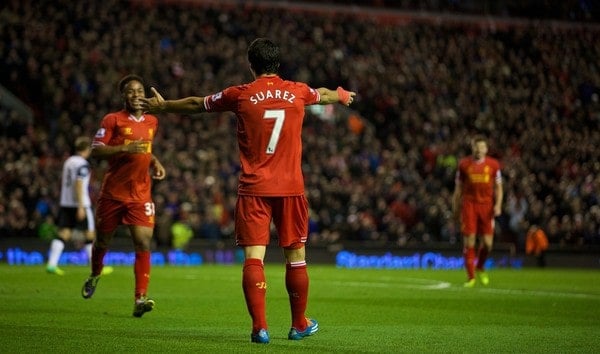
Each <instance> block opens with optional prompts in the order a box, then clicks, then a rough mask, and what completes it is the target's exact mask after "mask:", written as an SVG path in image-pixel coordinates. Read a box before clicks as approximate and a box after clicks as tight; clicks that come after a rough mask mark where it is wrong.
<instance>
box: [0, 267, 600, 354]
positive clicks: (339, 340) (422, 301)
mask: <svg viewBox="0 0 600 354" xmlns="http://www.w3.org/2000/svg"><path fill="white" fill-rule="evenodd" d="M64 269H65V270H66V271H67V274H66V275H65V276H63V277H59V276H54V275H49V274H46V273H45V271H44V268H43V267H40V266H8V265H6V264H2V265H0V352H2V353H192V352H194V353H246V352H248V353H254V352H256V353H259V352H265V353H266V352H270V353H598V352H600V335H599V333H600V272H599V271H597V270H574V269H573V270H567V269H521V270H511V269H498V270H492V271H491V272H489V274H490V278H491V283H490V285H489V286H487V287H482V286H478V287H476V288H474V289H464V288H463V287H462V283H463V281H464V277H465V275H464V272H463V271H456V270H452V271H440V270H376V269H369V270H365V269H361V270H358V269H340V268H335V267H334V266H325V265H310V264H309V275H310V277H311V283H310V298H309V303H308V312H307V314H308V315H309V316H312V317H314V318H316V319H317V320H319V327H320V331H319V332H318V333H317V334H316V335H314V336H312V337H308V338H305V339H304V340H301V341H289V340H287V332H288V330H289V326H290V318H289V316H290V315H289V305H288V302H287V294H286V293H285V287H284V281H283V271H284V267H283V265H278V264H268V265H267V266H266V274H267V282H268V287H269V288H268V291H267V318H268V320H269V332H270V334H271V343H270V344H268V345H259V344H253V343H250V317H249V315H248V313H247V310H246V307H245V304H244V301H243V295H242V290H241V285H240V283H241V281H240V278H241V265H232V266H222V265H203V266H198V267H178V266H155V267H154V268H153V270H152V279H151V283H150V295H151V296H152V297H153V298H154V299H155V300H156V307H155V309H154V311H152V312H150V313H147V314H145V315H144V317H142V318H134V317H132V316H131V312H132V306H133V270H132V267H129V266H126V267H116V268H115V272H114V273H112V274H110V275H106V276H104V277H103V278H102V279H101V280H100V282H99V285H98V288H97V290H96V293H95V295H94V297H93V298H92V299H90V300H84V299H82V298H81V295H80V289H81V285H82V283H83V281H84V279H85V278H86V276H87V274H88V272H89V271H88V268H87V267H79V266H67V267H64Z"/></svg>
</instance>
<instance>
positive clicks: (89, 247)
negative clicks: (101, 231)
mask: <svg viewBox="0 0 600 354" xmlns="http://www.w3.org/2000/svg"><path fill="white" fill-rule="evenodd" d="M92 246H93V243H91V242H88V243H86V244H85V246H84V247H83V248H85V253H86V254H87V256H88V262H89V263H88V264H92Z"/></svg>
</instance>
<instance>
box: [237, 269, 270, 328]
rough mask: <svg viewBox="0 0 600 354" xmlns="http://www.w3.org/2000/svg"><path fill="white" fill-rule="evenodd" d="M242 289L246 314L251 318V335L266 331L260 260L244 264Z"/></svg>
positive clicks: (263, 278)
mask: <svg viewBox="0 0 600 354" xmlns="http://www.w3.org/2000/svg"><path fill="white" fill-rule="evenodd" d="M242 288H243V290H244V297H245V299H246V306H247V307H248V312H249V313H250V317H252V333H257V332H258V331H259V330H260V329H268V328H267V315H266V311H265V301H266V300H265V299H266V295H267V282H266V280H265V270H264V267H263V262H262V261H261V260H260V259H257V258H248V259H246V261H245V262H244V269H243V272H242Z"/></svg>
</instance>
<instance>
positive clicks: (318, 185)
mask: <svg viewBox="0 0 600 354" xmlns="http://www.w3.org/2000/svg"><path fill="white" fill-rule="evenodd" d="M329 3H330V4H329V5H328V4H324V3H323V2H319V5H318V6H316V5H315V4H314V2H302V3H300V2H294V4H293V5H291V4H289V3H288V2H268V1H265V2H260V1H256V2H247V3H244V2H237V1H221V2H216V1H130V2H122V1H118V0H107V1H102V2H72V1H67V0H59V1H47V0H42V1H33V0H20V1H14V0H11V1H8V2H6V3H5V4H4V5H3V6H2V7H0V37H1V40H0V53H1V56H0V63H1V65H0V84H2V85H3V86H5V87H6V88H7V89H8V90H10V91H11V92H12V93H13V94H14V95H15V96H17V97H18V98H19V99H20V100H21V101H23V102H24V103H25V104H27V105H28V106H29V107H31V109H32V111H33V113H34V118H33V121H31V122H29V121H27V119H23V117H22V116H21V115H19V114H18V113H17V112H15V110H14V109H9V108H6V107H4V108H2V109H0V126H1V127H2V133H1V134H0V161H1V164H2V169H1V170H0V180H1V182H0V235H1V236H4V235H11V236H22V237H36V235H37V230H38V228H39V227H40V225H41V224H42V223H43V222H47V220H48V216H49V217H50V219H51V218H52V217H53V216H55V215H56V212H57V201H58V191H59V189H60V188H59V187H60V168H59V167H60V165H61V163H62V161H63V159H65V158H66V157H67V156H68V155H69V153H70V151H69V149H70V147H69V145H68V142H70V141H73V138H74V137H75V136H78V135H80V134H88V135H90V136H91V135H93V134H94V130H95V129H96V127H97V124H98V122H99V120H100V119H101V117H102V116H103V115H104V114H105V113H106V112H109V111H111V110H114V109H115V108H117V107H118V105H119V102H118V97H116V96H117V95H115V94H114V93H115V90H116V88H115V85H116V82H117V81H118V80H119V78H120V77H121V76H122V75H124V74H126V73H130V72H134V73H137V74H138V75H141V76H143V77H144V78H146V80H147V83H148V84H149V85H152V86H156V87H157V88H159V89H160V91H161V92H162V93H163V94H164V95H165V96H166V97H180V96H187V95H203V94H209V93H214V92H216V91H217V90H219V89H221V88H224V87H226V86H228V85H231V84H236V83H238V82H241V81H248V80H250V79H251V77H250V74H249V73H248V72H247V70H246V69H245V68H246V63H245V62H244V58H245V48H246V45H247V43H248V42H249V41H250V40H251V39H252V38H254V37H256V36H270V37H272V38H273V39H274V40H276V41H277V42H279V43H280V44H281V46H282V50H283V53H285V58H284V65H283V67H282V72H281V74H282V76H283V77H286V78H293V79H298V80H300V81H306V82H308V83H310V84H311V85H313V86H315V87H318V86H332V85H334V84H337V83H342V84H343V85H344V86H345V87H348V88H349V89H352V90H354V91H356V92H358V93H359V97H358V99H357V101H356V104H355V105H353V109H354V110H353V111H347V110H330V109H326V110H324V111H316V110H315V111H311V112H310V113H309V114H308V117H307V120H306V126H305V135H304V137H305V141H304V144H305V151H306V152H305V161H304V170H305V174H306V186H307V195H308V198H309V200H310V203H311V216H312V217H311V231H312V234H311V238H312V242H315V243H325V244H327V243H336V242H340V241H344V240H350V241H362V242H366V243H368V244H374V245H387V246H389V247H406V246H410V245H421V244H448V245H453V244H456V243H458V242H460V241H459V239H458V234H457V232H458V231H457V229H456V225H455V224H454V222H453V221H452V218H451V215H450V204H451V193H452V189H453V183H454V181H453V178H454V172H455V167H456V163H457V159H458V158H459V157H460V156H462V155H464V154H466V153H468V150H467V149H468V145H467V141H466V138H467V137H468V136H469V135H471V134H473V133H475V132H482V133H485V134H487V135H488V136H489V137H490V138H491V145H492V151H491V154H492V155H494V156H495V157H497V158H499V159H500V160H501V161H502V164H503V173H504V178H505V191H506V203H505V210H504V213H503V215H502V216H501V217H500V218H499V219H498V225H499V227H498V230H497V231H498V238H499V241H500V242H508V243H511V244H514V245H515V247H517V248H518V249H522V248H523V247H524V238H525V234H526V230H527V227H528V224H529V223H530V222H532V221H533V220H535V222H536V223H538V224H539V225H542V226H543V227H544V229H545V231H546V232H547V235H548V237H549V239H550V242H551V244H552V247H555V248H561V247H571V248H573V247H575V248H577V247H580V248H581V247H591V246H592V245H600V205H599V199H600V173H599V172H600V164H599V163H598V161H600V158H599V157H600V156H599V155H600V149H598V148H597V147H598V146H599V145H600V129H598V128H599V124H600V100H599V95H600V67H599V64H598V60H597V58H599V57H600V41H598V40H597V38H598V36H599V34H600V27H599V26H598V24H597V18H598V17H597V15H598V12H597V9H596V8H592V7H590V9H589V10H587V11H586V10H585V9H582V8H581V6H580V4H586V3H589V2H586V1H582V2H575V3H577V4H573V3H574V2H571V1H566V2H563V3H565V4H570V5H571V6H573V7H572V8H573V9H574V10H573V11H572V12H573V14H574V15H572V16H569V15H566V16H550V15H551V14H549V15H548V16H547V19H540V18H536V19H529V18H528V17H529V16H527V15H523V16H522V17H519V18H514V17H509V15H510V14H511V11H506V10H505V11H504V12H501V13H500V12H499V13H494V12H490V11H488V12H485V11H483V10H480V11H475V10H463V12H460V13H458V10H460V6H459V5H464V6H466V4H467V3H473V2H472V1H471V2H468V1H465V2H462V1H448V2H441V1H439V2H434V1H427V2H415V1H403V2H401V3H402V4H405V5H406V6H405V7H402V6H398V7H397V8H393V9H390V8H385V9H384V10H383V11H382V6H385V5H388V3H389V2H387V1H370V2H367V3H368V5H371V6H369V7H361V6H359V5H358V3H359V2H354V3H355V4H353V5H351V6H342V5H340V4H339V3H338V2H329ZM344 3H346V2H344ZM417 3H419V4H421V5H415V4H417ZM509 3H511V4H513V5H514V4H515V2H509ZM525 3H526V2H525ZM422 4H430V5H422ZM440 4H442V5H443V4H446V5H445V7H444V8H441V9H438V6H440ZM507 6H508V5H507ZM457 8H459V9H458V10H456V9H457ZM498 11H500V10H498ZM524 11H525V10H524ZM457 13H458V14H457ZM513 13H514V12H513ZM524 13H525V14H527V13H529V12H524ZM467 15H468V16H467ZM494 15H497V17H494ZM515 16H519V13H518V12H517V14H516V15H515ZM234 132H235V117H232V116H231V115H229V114H220V115H212V116H210V117H203V118H202V119H191V118H190V117H185V116H178V115H162V116H161V126H160V130H159V132H158V135H157V138H156V147H155V151H156V154H157V155H158V156H159V157H160V158H161V160H162V161H163V163H164V164H165V167H166V168H167V172H168V178H167V179H166V180H165V181H162V182H159V183H157V184H156V185H155V187H154V195H155V202H156V204H157V210H159V211H160V214H161V215H160V216H159V217H158V222H157V232H156V235H157V241H158V244H159V245H165V246H168V245H170V238H171V235H170V227H171V225H172V223H173V222H175V221H183V222H185V223H188V224H189V225H191V227H192V228H193V229H194V230H195V234H196V237H197V238H205V239H211V240H221V241H224V242H230V241H228V240H231V237H232V235H231V234H232V224H231V222H232V218H231V213H232V210H233V206H234V203H235V197H236V177H237V172H238V170H239V166H238V161H237V147H236V146H235V140H234V137H233V134H234ZM102 168H103V166H102V165H96V169H95V170H96V173H97V174H96V177H95V182H94V183H93V186H94V188H96V189H97V188H98V187H99V181H100V178H101V176H102ZM93 193H94V191H92V195H93ZM1 236H0V237H1Z"/></svg>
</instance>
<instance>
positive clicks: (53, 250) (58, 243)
mask: <svg viewBox="0 0 600 354" xmlns="http://www.w3.org/2000/svg"><path fill="white" fill-rule="evenodd" d="M64 249H65V243H64V242H63V240H60V239H57V238H55V239H54V240H52V243H50V254H49V255H48V267H56V266H57V265H58V260H59V259H60V256H61V255H62V252H63V250H64Z"/></svg>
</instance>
